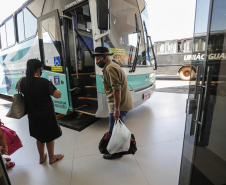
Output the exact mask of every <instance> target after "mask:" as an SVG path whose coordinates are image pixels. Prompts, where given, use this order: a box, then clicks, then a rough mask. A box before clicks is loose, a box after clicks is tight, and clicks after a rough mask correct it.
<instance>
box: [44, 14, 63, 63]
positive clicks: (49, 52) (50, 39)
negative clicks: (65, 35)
mask: <svg viewBox="0 0 226 185" xmlns="http://www.w3.org/2000/svg"><path fill="white" fill-rule="evenodd" d="M41 24H42V37H43V51H44V64H45V66H49V67H51V66H62V60H61V57H60V51H61V44H60V33H59V30H57V29H56V28H57V24H56V19H55V17H50V18H48V19H45V20H43V21H42V22H41Z"/></svg>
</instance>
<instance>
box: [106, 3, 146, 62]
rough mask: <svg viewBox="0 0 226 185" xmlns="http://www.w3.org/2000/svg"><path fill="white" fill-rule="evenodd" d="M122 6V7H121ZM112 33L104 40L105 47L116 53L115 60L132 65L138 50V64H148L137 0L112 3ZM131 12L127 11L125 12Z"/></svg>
mask: <svg viewBox="0 0 226 185" xmlns="http://www.w3.org/2000/svg"><path fill="white" fill-rule="evenodd" d="M119 4H120V6H119ZM110 7H111V11H110V12H111V15H110V17H111V21H110V28H111V32H110V35H109V36H106V37H105V38H104V46H105V47H108V48H109V50H110V52H112V53H114V55H113V60H115V61H117V62H118V63H119V64H121V65H131V64H132V63H133V61H134V58H135V54H136V51H137V50H138V57H137V59H138V60H137V61H136V62H137V64H138V65H143V63H144V62H146V53H145V52H146V50H145V41H144V34H143V26H142V22H141V16H140V12H139V8H138V4H137V1H136V0H130V1H121V0H114V1H110ZM128 9H129V10H130V11H125V10H128Z"/></svg>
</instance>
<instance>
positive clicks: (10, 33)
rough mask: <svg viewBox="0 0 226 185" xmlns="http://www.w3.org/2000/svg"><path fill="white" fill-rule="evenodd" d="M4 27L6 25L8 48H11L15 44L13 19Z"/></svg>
mask: <svg viewBox="0 0 226 185" xmlns="http://www.w3.org/2000/svg"><path fill="white" fill-rule="evenodd" d="M5 25H6V35H7V43H8V46H12V45H13V44H15V42H16V39H15V32H14V21H13V18H11V19H9V20H8V21H7V22H6V24H5Z"/></svg>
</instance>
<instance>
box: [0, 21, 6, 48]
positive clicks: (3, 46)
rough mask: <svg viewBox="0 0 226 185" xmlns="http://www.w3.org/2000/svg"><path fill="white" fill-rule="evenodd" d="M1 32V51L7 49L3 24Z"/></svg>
mask: <svg viewBox="0 0 226 185" xmlns="http://www.w3.org/2000/svg"><path fill="white" fill-rule="evenodd" d="M0 32H1V46H2V49H5V48H7V41H6V31H5V24H3V26H2V27H1V28H0Z"/></svg>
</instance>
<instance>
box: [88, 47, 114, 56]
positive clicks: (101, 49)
mask: <svg viewBox="0 0 226 185" xmlns="http://www.w3.org/2000/svg"><path fill="white" fill-rule="evenodd" d="M102 55H114V53H109V50H108V48H106V47H96V49H95V53H93V54H91V56H92V57H95V56H102Z"/></svg>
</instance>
